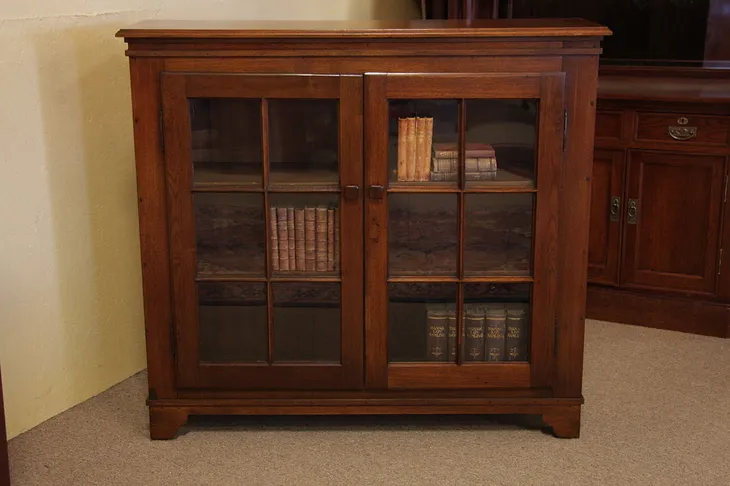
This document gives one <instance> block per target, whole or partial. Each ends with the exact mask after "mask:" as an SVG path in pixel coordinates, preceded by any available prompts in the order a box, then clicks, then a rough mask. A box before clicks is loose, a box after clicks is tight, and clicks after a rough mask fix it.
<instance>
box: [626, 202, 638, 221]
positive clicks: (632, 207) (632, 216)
mask: <svg viewBox="0 0 730 486" xmlns="http://www.w3.org/2000/svg"><path fill="white" fill-rule="evenodd" d="M638 205H639V202H638V201H637V200H636V199H629V211H628V214H629V224H636V213H637V212H638V209H637V207H638Z"/></svg>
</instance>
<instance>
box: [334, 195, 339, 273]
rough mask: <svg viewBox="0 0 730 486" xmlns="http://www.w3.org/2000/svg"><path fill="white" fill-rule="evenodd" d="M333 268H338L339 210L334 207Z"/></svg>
mask: <svg viewBox="0 0 730 486" xmlns="http://www.w3.org/2000/svg"><path fill="white" fill-rule="evenodd" d="M334 269H335V270H339V269H340V210H339V209H337V208H335V268H334Z"/></svg>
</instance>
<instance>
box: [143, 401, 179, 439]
mask: <svg viewBox="0 0 730 486" xmlns="http://www.w3.org/2000/svg"><path fill="white" fill-rule="evenodd" d="M187 421H188V412H187V410H183V409H179V408H158V407H150V438H151V439H154V440H170V439H174V438H175V436H176V435H177V431H178V430H179V429H180V427H182V426H183V425H185V424H186V423H187Z"/></svg>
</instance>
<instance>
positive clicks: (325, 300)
mask: <svg viewBox="0 0 730 486" xmlns="http://www.w3.org/2000/svg"><path fill="white" fill-rule="evenodd" d="M271 286H272V287H271V288H272V292H273V303H274V361H276V362H281V361H298V362H315V363H339V362H340V284H339V283H319V282H317V283H314V282H312V283H272V284H271Z"/></svg>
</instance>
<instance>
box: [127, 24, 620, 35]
mask: <svg viewBox="0 0 730 486" xmlns="http://www.w3.org/2000/svg"><path fill="white" fill-rule="evenodd" d="M610 34H611V31H610V30H609V29H608V28H606V27H604V26H602V25H599V24H596V23H593V22H589V21H587V20H583V19H499V20H474V21H465V20H369V21H367V20H366V21H363V20H360V21H320V20H317V21H259V20H255V21H254V20H240V21H239V20H221V21H203V20H148V21H143V22H140V23H137V24H135V25H132V26H130V27H128V28H124V29H121V30H120V31H119V32H117V37H124V38H127V39H134V38H138V39H139V38H142V39H143V38H149V39H160V38H181V39H186V38H187V39H191V38H192V39H206V38H210V39H235V38H240V39H265V38H322V39H327V38H343V37H346V38H353V39H358V38H362V39H388V38H412V39H428V38H443V37H450V38H455V37H464V38H469V37H471V38H475V37H476V38H489V37H600V36H604V35H610Z"/></svg>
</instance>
